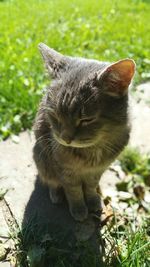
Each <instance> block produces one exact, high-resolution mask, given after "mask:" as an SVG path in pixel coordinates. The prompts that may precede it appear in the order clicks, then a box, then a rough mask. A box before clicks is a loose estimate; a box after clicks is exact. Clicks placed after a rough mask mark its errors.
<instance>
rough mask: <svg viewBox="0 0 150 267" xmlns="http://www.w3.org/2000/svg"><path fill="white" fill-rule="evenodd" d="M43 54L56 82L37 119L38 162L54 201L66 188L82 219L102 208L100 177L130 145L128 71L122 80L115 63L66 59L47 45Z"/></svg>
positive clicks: (73, 210) (77, 216)
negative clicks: (98, 188) (99, 191)
mask: <svg viewBox="0 0 150 267" xmlns="http://www.w3.org/2000/svg"><path fill="white" fill-rule="evenodd" d="M40 51H41V53H42V56H43V59H44V61H45V63H46V68H47V69H48V71H49V73H50V75H51V76H52V77H53V81H52V83H51V85H50V87H49V88H47V92H46V94H45V95H44V97H43V99H42V101H41V104H40V107H39V111H38V113H37V116H36V120H35V125H34V131H35V137H36V143H35V146H34V150H33V151H34V160H35V163H36V165H37V169H38V172H39V175H40V177H41V179H42V180H43V182H45V183H46V184H48V186H49V188H50V197H51V200H52V201H53V202H54V203H56V202H59V201H60V200H61V196H60V188H63V190H64V192H65V195H66V198H67V200H68V204H69V209H70V212H71V214H72V216H73V217H74V218H75V219H76V220H80V221H82V220H84V219H85V218H86V217H87V214H88V211H89V212H90V211H97V210H98V209H99V208H100V199H99V195H98V193H97V192H96V189H97V187H98V183H99V179H100V176H101V175H102V173H103V172H104V171H105V170H106V168H107V167H108V166H109V165H110V164H111V162H113V161H114V160H115V158H116V157H117V156H118V154H119V153H120V152H121V151H122V149H123V148H124V147H125V146H126V144H127V143H128V139H129V132H130V125H129V116H128V93H127V90H126V87H128V86H127V85H126V83H125V81H126V80H127V78H128V76H127V75H128V69H127V71H126V72H125V78H122V77H121V76H120V75H122V72H121V74H120V73H119V78H118V75H112V73H116V69H115V68H116V65H115V67H114V66H113V65H111V64H110V63H105V62H100V61H96V60H86V59H82V58H72V57H67V56H63V55H61V54H59V53H57V52H56V51H54V50H52V49H50V48H48V47H47V46H46V45H44V44H40ZM130 63H131V68H132V66H133V65H132V64H133V63H132V62H130V61H129V60H127V64H129V65H130ZM117 64H118V65H119V67H121V68H122V65H121V64H124V63H122V62H121V63H117ZM125 64H126V61H125ZM118 65H117V70H118ZM123 67H124V66H123ZM125 68H126V65H125ZM127 68H129V70H130V66H129V67H127ZM133 68H134V67H133ZM110 69H111V70H110ZM114 69H115V71H114ZM110 73H111V75H110ZM126 73H127V75H126ZM112 76H113V81H112V78H111V77H112ZM126 76H127V78H126ZM114 77H117V78H116V79H117V80H115V81H114V79H115V78H114ZM122 80H125V81H123V82H122ZM130 80H131V79H130ZM129 83H130V81H129V82H128V85H129ZM124 84H125V85H124ZM118 86H120V87H121V86H122V87H123V86H124V87H123V89H122V88H120V87H118ZM116 88H117V89H116ZM118 88H119V90H118ZM124 88H125V89H124ZM112 89H113V91H112ZM122 91H123V93H122ZM112 92H113V93H112ZM124 92H125V93H124Z"/></svg>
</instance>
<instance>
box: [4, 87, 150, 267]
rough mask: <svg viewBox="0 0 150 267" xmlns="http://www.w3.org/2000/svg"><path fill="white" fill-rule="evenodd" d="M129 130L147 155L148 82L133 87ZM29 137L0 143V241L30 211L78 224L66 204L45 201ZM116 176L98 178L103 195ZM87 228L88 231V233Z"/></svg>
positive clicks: (24, 135) (74, 226) (149, 126)
mask: <svg viewBox="0 0 150 267" xmlns="http://www.w3.org/2000/svg"><path fill="white" fill-rule="evenodd" d="M132 106H133V115H132V117H133V127H132V133H131V139H130V146H133V147H138V148H139V149H140V150H141V152H143V153H147V152H150V134H149V131H150V83H146V84H143V85H140V86H138V87H137V93H136V97H134V99H133V100H132ZM33 143H34V137H33V134H32V133H30V132H24V133H21V134H20V135H19V140H18V143H14V142H12V140H11V139H8V140H7V141H3V142H1V143H0V188H2V189H3V190H8V191H7V193H6V194H5V196H4V199H3V200H1V201H0V241H1V242H3V241H4V240H5V238H7V237H9V231H10V230H9V228H10V227H11V220H12V221H13V222H14V223H15V224H16V225H17V226H18V227H21V224H22V222H25V221H28V220H29V218H30V217H31V215H33V212H34V211H38V212H39V215H40V217H41V218H43V220H45V218H46V219H47V220H51V219H52V217H53V219H54V221H55V220H57V221H58V222H60V224H62V225H64V226H66V227H68V225H69V227H72V229H75V231H76V235H77V236H80V234H81V233H80V232H78V229H79V228H81V225H78V224H75V223H74V221H73V219H72V218H71V216H70V214H69V213H68V209H67V207H66V205H64V206H63V207H60V206H54V205H52V204H51V203H50V202H49V198H48V193H47V188H45V187H43V186H41V184H40V183H39V181H38V179H37V171H36V168H35V165H34V163H33V160H32V147H33ZM117 181H118V177H117V176H116V174H115V172H114V171H112V170H108V171H107V172H106V173H105V174H104V175H103V177H102V179H101V187H102V190H103V193H104V195H107V193H108V188H114V187H115V183H116V182H117ZM84 228H85V232H84V231H83V232H82V234H83V236H82V239H86V238H87V232H89V236H90V235H91V236H92V234H93V233H94V229H95V225H94V223H93V220H92V219H91V218H89V220H88V223H87V224H86V226H85V227H84ZM89 229H90V231H89ZM8 266H9V264H8V263H7V262H5V263H2V262H1V263H0V267H8Z"/></svg>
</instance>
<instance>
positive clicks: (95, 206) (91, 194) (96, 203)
mask: <svg viewBox="0 0 150 267" xmlns="http://www.w3.org/2000/svg"><path fill="white" fill-rule="evenodd" d="M98 187H99V186H98V183H93V182H92V183H91V181H89V182H88V181H87V182H85V183H84V195H85V200H86V203H87V206H88V210H89V212H96V211H101V210H102V206H101V198H100V193H98V191H100V190H98Z"/></svg>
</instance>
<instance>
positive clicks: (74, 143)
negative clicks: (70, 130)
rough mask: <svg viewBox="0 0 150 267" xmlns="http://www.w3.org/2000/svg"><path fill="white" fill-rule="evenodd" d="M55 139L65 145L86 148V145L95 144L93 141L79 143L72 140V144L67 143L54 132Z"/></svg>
mask: <svg viewBox="0 0 150 267" xmlns="http://www.w3.org/2000/svg"><path fill="white" fill-rule="evenodd" d="M53 136H54V138H55V140H56V141H57V142H58V143H59V144H60V145H63V146H66V147H76V148H84V147H91V146H93V145H94V144H93V143H77V142H75V141H72V142H71V143H70V144H67V143H66V142H65V141H64V140H63V139H60V138H59V137H57V136H56V135H55V134H53Z"/></svg>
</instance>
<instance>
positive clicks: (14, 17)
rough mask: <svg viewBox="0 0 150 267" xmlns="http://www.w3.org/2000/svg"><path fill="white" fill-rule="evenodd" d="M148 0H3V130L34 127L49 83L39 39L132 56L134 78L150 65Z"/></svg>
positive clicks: (75, 49) (76, 49)
mask: <svg viewBox="0 0 150 267" xmlns="http://www.w3.org/2000/svg"><path fill="white" fill-rule="evenodd" d="M149 14H150V2H149V1H142V0H126V1H122V0H114V1H112V0H105V1H103V0H99V1H97V0H93V1H92V2H91V1H88V0H85V1H81V0H76V1H75V0H73V1H67V0H55V1H54V0H51V1H50V0H45V1H42V0H38V1H35V0H28V1H23V0H12V1H11V0H10V1H9V0H6V1H0V18H1V23H0V56H1V59H0V136H1V138H7V137H8V136H9V135H10V134H11V133H14V134H16V133H19V132H20V131H22V130H24V129H27V128H30V127H31V126H32V123H33V119H34V117H35V113H36V110H37V106H38V102H39V99H40V97H41V89H42V88H43V87H44V86H45V84H46V83H47V80H46V78H45V77H44V71H43V64H42V60H41V57H40V55H39V52H38V50H37V45H38V43H39V42H41V41H42V42H45V43H46V44H48V45H49V46H51V47H53V48H55V49H57V50H58V51H60V52H62V53H64V54H68V55H73V56H83V57H88V58H95V59H100V60H107V61H115V60H119V59H121V58H126V57H131V58H133V59H134V60H135V61H136V64H137V76H136V82H139V81H141V80H144V79H147V78H148V77H149V70H150V61H149V58H150V52H149V51H150V50H149V47H150V38H149V32H150V24H149Z"/></svg>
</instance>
